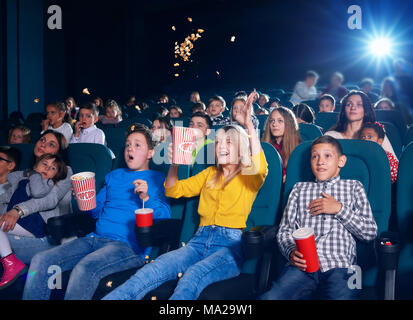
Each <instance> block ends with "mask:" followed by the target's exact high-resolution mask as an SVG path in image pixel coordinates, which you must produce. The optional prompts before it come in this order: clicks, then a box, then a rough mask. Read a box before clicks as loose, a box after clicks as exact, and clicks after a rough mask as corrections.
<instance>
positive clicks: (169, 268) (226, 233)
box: [103, 226, 243, 300]
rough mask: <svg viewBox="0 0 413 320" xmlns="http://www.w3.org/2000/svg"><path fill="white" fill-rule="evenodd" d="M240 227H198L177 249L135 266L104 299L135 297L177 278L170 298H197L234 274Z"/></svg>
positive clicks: (238, 256) (237, 269) (238, 262)
mask: <svg viewBox="0 0 413 320" xmlns="http://www.w3.org/2000/svg"><path fill="white" fill-rule="evenodd" d="M241 234H242V232H241V230H238V229H230V228H224V227H219V226H207V227H200V228H199V229H198V231H197V232H196V234H195V236H194V237H192V239H191V240H190V241H189V242H188V243H187V244H186V246H184V247H181V248H179V249H177V250H174V251H171V252H168V253H165V254H163V255H161V256H159V257H158V258H157V259H155V261H154V262H152V263H149V264H146V265H145V266H144V267H143V268H141V269H140V270H138V271H137V272H136V273H135V274H134V275H133V276H132V277H131V278H130V279H129V280H128V281H126V282H125V283H124V284H123V285H121V286H119V287H118V288H116V289H115V290H114V291H112V292H111V293H109V294H108V295H107V296H105V297H104V298H103V299H104V300H137V299H142V298H143V297H144V296H145V295H146V294H147V293H148V292H150V291H151V290H154V289H156V288H157V287H159V286H160V285H161V284H162V283H164V282H166V281H169V280H172V279H177V278H178V274H179V273H182V274H183V276H182V278H181V279H180V280H179V281H178V285H177V286H176V288H175V291H174V293H173V295H172V296H171V297H170V299H171V300H194V299H197V298H198V297H199V295H200V293H201V292H202V290H203V289H204V288H206V287H207V286H208V285H209V284H211V283H214V282H218V281H221V280H225V279H229V278H233V277H236V276H238V275H239V274H240V266H241V264H242V260H243V258H242V251H241Z"/></svg>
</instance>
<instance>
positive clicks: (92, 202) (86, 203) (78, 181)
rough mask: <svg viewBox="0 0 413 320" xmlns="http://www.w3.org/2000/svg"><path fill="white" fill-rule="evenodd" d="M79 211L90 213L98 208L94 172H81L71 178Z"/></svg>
mask: <svg viewBox="0 0 413 320" xmlns="http://www.w3.org/2000/svg"><path fill="white" fill-rule="evenodd" d="M70 180H71V181H72V186H73V192H74V196H75V199H76V201H77V204H78V206H79V210H81V211H89V210H92V209H94V208H96V187H95V173H94V172H80V173H77V174H74V175H72V176H71V177H70Z"/></svg>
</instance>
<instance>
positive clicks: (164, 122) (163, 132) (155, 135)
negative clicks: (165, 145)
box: [151, 117, 173, 144]
mask: <svg viewBox="0 0 413 320" xmlns="http://www.w3.org/2000/svg"><path fill="white" fill-rule="evenodd" d="M172 127H173V125H172V122H171V120H169V119H168V118H166V117H156V118H155V120H153V122H152V128H151V131H152V139H153V141H154V142H155V143H156V144H158V143H161V142H166V141H170V140H171V139H172V137H171V136H172Z"/></svg>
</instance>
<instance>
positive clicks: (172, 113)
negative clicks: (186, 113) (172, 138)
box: [169, 106, 182, 119]
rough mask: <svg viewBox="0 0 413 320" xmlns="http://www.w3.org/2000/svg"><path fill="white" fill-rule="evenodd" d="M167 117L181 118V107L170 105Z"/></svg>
mask: <svg viewBox="0 0 413 320" xmlns="http://www.w3.org/2000/svg"><path fill="white" fill-rule="evenodd" d="M169 118H171V119H175V118H182V109H181V108H180V107H178V106H172V107H170V108H169Z"/></svg>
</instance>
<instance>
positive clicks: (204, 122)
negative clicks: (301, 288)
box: [189, 112, 214, 163]
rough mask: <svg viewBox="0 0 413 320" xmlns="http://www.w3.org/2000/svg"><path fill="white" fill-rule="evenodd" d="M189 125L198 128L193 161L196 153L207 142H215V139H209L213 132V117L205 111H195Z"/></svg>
mask: <svg viewBox="0 0 413 320" xmlns="http://www.w3.org/2000/svg"><path fill="white" fill-rule="evenodd" d="M189 127H190V128H195V129H197V130H196V140H195V148H194V151H193V152H192V163H193V162H194V161H195V159H196V155H197V154H198V152H199V150H201V149H202V147H203V146H205V145H206V144H207V143H212V142H214V141H213V140H210V139H207V136H208V135H209V134H210V132H211V119H210V118H209V117H208V115H206V114H205V113H202V112H198V113H194V114H193V115H192V117H191V121H190V122H189Z"/></svg>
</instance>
